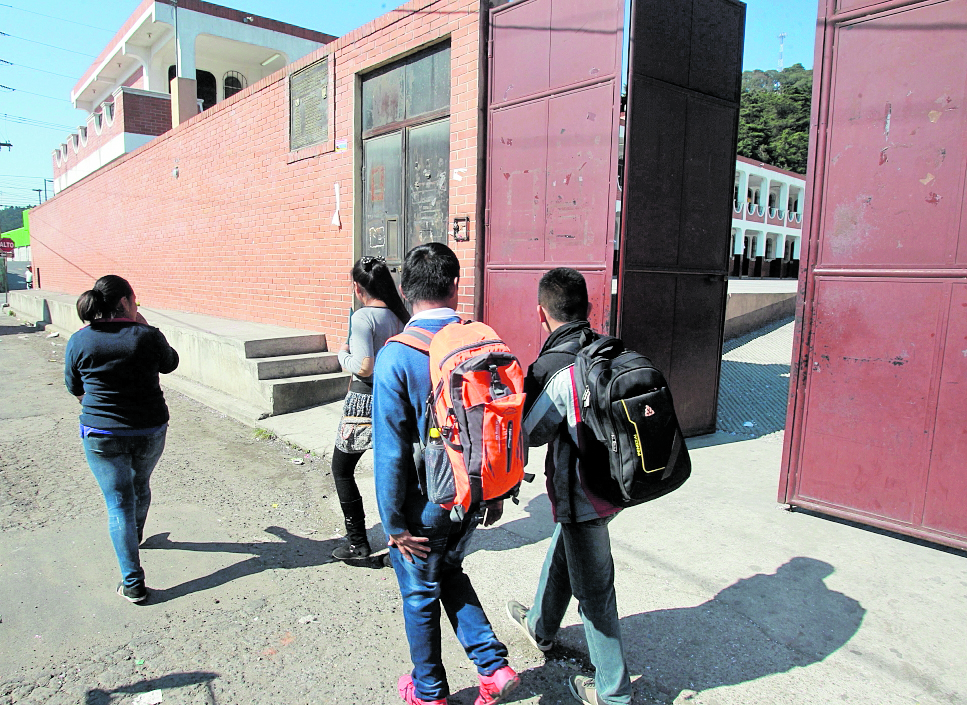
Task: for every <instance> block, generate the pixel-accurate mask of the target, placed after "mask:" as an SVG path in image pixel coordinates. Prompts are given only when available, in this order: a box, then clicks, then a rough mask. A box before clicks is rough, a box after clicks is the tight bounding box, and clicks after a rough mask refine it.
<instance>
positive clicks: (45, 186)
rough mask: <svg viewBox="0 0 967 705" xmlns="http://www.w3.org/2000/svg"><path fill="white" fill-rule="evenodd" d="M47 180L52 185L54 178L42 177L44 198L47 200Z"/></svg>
mask: <svg viewBox="0 0 967 705" xmlns="http://www.w3.org/2000/svg"><path fill="white" fill-rule="evenodd" d="M48 181H49V182H50V184H51V186H53V185H54V180H53V179H44V200H45V201H46V200H47V182H48Z"/></svg>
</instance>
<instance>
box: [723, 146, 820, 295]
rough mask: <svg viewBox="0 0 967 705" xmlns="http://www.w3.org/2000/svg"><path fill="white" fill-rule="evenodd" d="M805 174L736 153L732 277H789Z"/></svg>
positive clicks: (795, 264)
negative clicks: (737, 155)
mask: <svg viewBox="0 0 967 705" xmlns="http://www.w3.org/2000/svg"><path fill="white" fill-rule="evenodd" d="M805 193H806V177H805V176H803V175H802V174H797V173H795V172H793V171H787V170H785V169H780V168H779V167H776V166H772V165H771V164H766V163H764V162H760V161H757V160H755V159H749V158H748V157H742V156H739V157H737V158H736V163H735V191H734V193H733V200H732V238H731V240H730V249H729V252H730V253H731V259H732V266H731V272H730V273H731V275H732V276H736V277H738V276H749V277H780V278H786V277H789V278H793V279H795V278H796V277H797V276H798V275H799V248H800V245H801V241H802V216H803V207H804V205H805V200H806V199H805Z"/></svg>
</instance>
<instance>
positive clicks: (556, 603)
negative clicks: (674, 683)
mask: <svg viewBox="0 0 967 705" xmlns="http://www.w3.org/2000/svg"><path fill="white" fill-rule="evenodd" d="M612 518H613V517H605V518H603V519H593V520H591V521H583V522H579V523H561V524H558V525H557V528H556V529H555V530H554V535H553V536H552V537H551V545H550V546H549V547H548V549H547V557H546V558H545V559H544V567H543V569H542V570H541V578H540V581H539V582H538V584H537V596H536V597H535V598H534V606H533V607H532V608H531V609H530V610H529V611H528V612H527V623H528V626H530V628H531V631H532V632H533V633H534V634H535V635H537V636H538V637H540V638H541V639H548V640H551V639H553V638H554V636H555V635H556V634H557V631H558V629H560V628H561V620H562V619H564V613H565V611H567V606H568V603H569V602H570V601H571V596H572V595H573V596H574V597H575V598H576V599H577V601H578V612H579V613H580V615H581V620H582V621H583V622H584V634H585V636H586V638H587V640H588V652H589V653H590V656H591V663H592V664H594V669H595V676H594V685H595V688H596V690H597V693H598V696H599V697H600V698H601V700H603V701H604V702H606V703H608V704H609V705H619V704H620V705H626V704H627V703H630V702H631V679H630V678H629V676H628V667H627V665H626V664H625V657H624V647H623V646H622V644H621V629H620V627H619V625H618V603H617V601H616V599H615V594H614V560H613V559H612V557H611V538H610V536H609V535H608V522H609V521H611V519H612Z"/></svg>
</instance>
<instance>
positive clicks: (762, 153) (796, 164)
mask: <svg viewBox="0 0 967 705" xmlns="http://www.w3.org/2000/svg"><path fill="white" fill-rule="evenodd" d="M812 90H813V72H812V71H811V70H809V69H805V68H803V65H802V64H793V65H792V66H790V67H788V68H786V69H783V70H782V71H775V70H771V71H759V70H755V71H744V72H743V73H742V102H741V106H740V108H739V143H738V150H737V151H738V153H739V154H740V155H742V156H743V157H749V158H750V159H758V160H759V161H763V162H765V163H767V164H772V165H773V166H777V167H780V168H782V169H788V170H790V171H794V172H796V173H798V174H805V173H806V157H807V152H808V149H809V108H810V104H811V101H812Z"/></svg>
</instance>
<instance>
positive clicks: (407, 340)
mask: <svg viewBox="0 0 967 705" xmlns="http://www.w3.org/2000/svg"><path fill="white" fill-rule="evenodd" d="M433 335H434V334H433V333H431V332H430V331H427V330H423V329H422V328H416V327H415V326H414V327H412V328H404V329H403V332H402V333H397V334H396V335H394V336H393V337H392V338H390V339H388V340H387V341H386V342H387V343H402V344H403V345H406V346H408V347H411V348H414V349H415V350H419V351H420V352H424V353H426V354H427V355H429V354H430V343H432V342H433Z"/></svg>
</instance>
